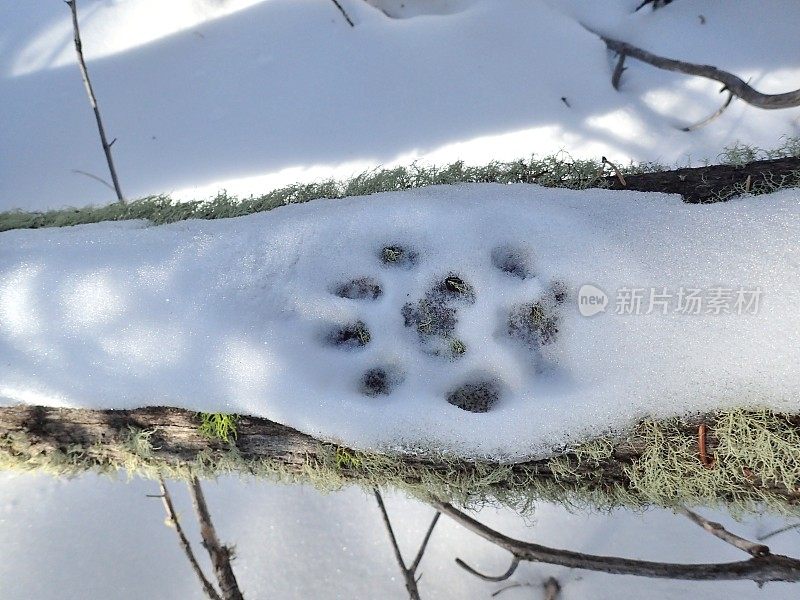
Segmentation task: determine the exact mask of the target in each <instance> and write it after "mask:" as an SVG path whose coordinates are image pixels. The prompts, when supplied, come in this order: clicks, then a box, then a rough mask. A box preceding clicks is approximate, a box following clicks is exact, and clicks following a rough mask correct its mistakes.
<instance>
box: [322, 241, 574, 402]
mask: <svg viewBox="0 0 800 600" xmlns="http://www.w3.org/2000/svg"><path fill="white" fill-rule="evenodd" d="M489 258H490V262H491V265H492V267H493V268H495V269H497V270H499V271H501V272H503V273H504V274H505V275H507V276H509V277H512V278H514V279H518V280H520V281H521V280H526V279H530V278H537V277H539V275H538V274H537V273H536V271H535V270H534V268H533V264H532V260H531V257H530V256H529V254H528V253H527V252H526V251H525V250H524V249H522V248H518V247H515V246H513V245H503V246H498V247H496V248H494V249H492V251H491V253H490V257H489ZM378 260H379V262H380V263H382V264H383V266H384V267H385V268H386V269H403V270H412V269H414V268H416V267H418V266H419V264H420V254H419V253H418V252H417V251H416V250H415V249H413V248H409V247H406V246H403V245H400V244H392V245H387V246H384V247H383V248H381V249H380V251H379V252H378ZM330 289H331V292H332V293H333V294H334V295H336V296H339V297H340V298H347V299H350V300H355V301H367V302H372V301H378V300H379V299H380V298H381V297H382V296H383V291H384V290H383V288H382V285H381V282H380V281H379V279H378V278H376V277H372V276H363V277H358V278H354V279H351V280H349V281H344V282H339V283H337V284H335V285H333V286H332V287H331V288H330ZM568 296H569V289H568V286H567V285H566V284H565V283H564V282H562V281H558V280H555V281H552V282H551V283H549V284H548V285H546V286H545V288H544V292H543V293H540V294H538V295H537V297H534V298H531V299H530V301H529V302H523V303H520V304H517V305H515V306H513V307H512V308H511V309H510V310H509V311H508V313H507V315H506V323H505V330H504V331H505V337H506V340H507V341H513V342H514V343H518V344H522V345H523V346H524V347H526V348H527V349H528V350H530V351H531V352H533V353H538V352H539V351H540V350H541V348H542V347H543V346H545V345H548V344H552V343H555V342H556V341H557V338H558V332H559V327H560V322H561V306H562V305H563V304H564V303H565V302H566V300H567V298H568ZM475 301H476V291H475V289H474V288H473V286H472V285H471V284H470V283H469V281H468V279H467V277H466V275H465V274H463V273H460V272H459V271H457V270H455V269H454V270H452V271H449V272H447V273H446V274H444V275H442V276H440V277H439V278H438V279H436V280H435V281H434V283H433V284H431V285H430V286H429V287H428V289H427V290H426V291H425V292H424V293H423V294H422V295H421V297H420V298H419V299H417V300H415V301H412V302H407V303H405V304H404V305H403V306H402V307H401V308H400V314H401V316H402V318H403V324H404V325H405V327H407V328H409V329H411V330H413V331H414V338H415V339H416V344H415V345H416V346H417V349H418V350H419V351H422V352H424V353H425V354H427V355H429V356H430V357H431V359H432V360H440V361H442V360H443V362H442V363H441V368H442V369H447V368H448V365H450V364H453V365H454V366H457V363H458V361H459V360H460V359H462V358H463V357H464V356H466V355H467V354H468V353H469V351H470V349H469V347H468V346H467V344H466V343H465V342H464V341H463V340H462V339H460V338H459V337H458V336H457V335H456V330H457V325H458V320H459V314H460V311H462V310H463V309H465V308H467V307H469V306H471V305H473V304H474V303H475ZM326 340H327V342H328V343H329V344H330V345H332V346H335V347H337V348H340V349H342V350H358V349H360V348H363V347H365V346H367V345H368V344H369V343H370V340H371V334H370V331H369V329H368V327H367V325H366V324H365V323H364V322H363V321H361V320H358V321H355V322H353V323H349V324H346V325H343V326H339V327H336V328H333V329H332V330H330V331H329V333H328V335H327V338H326ZM404 379H405V373H404V372H403V370H402V368H400V367H398V366H397V365H391V364H377V365H375V366H373V367H370V368H369V369H367V370H366V371H365V372H364V373H363V375H362V376H361V378H360V381H358V389H359V391H360V392H361V393H362V394H363V395H365V396H368V397H379V396H391V394H392V393H393V392H394V391H395V390H396V389H397V388H398V387H399V386H401V385H402V384H403V381H404ZM503 391H504V386H503V383H502V382H501V381H498V380H497V379H496V378H494V377H492V376H488V375H486V376H475V375H473V376H471V377H467V378H465V379H464V381H463V382H462V383H461V384H459V385H457V386H456V387H454V388H452V389H450V390H449V391H448V392H447V394H446V395H445V398H444V399H443V400H444V401H446V402H448V403H449V404H451V405H453V406H456V407H458V408H460V409H462V410H464V411H468V412H472V413H485V412H488V411H490V410H491V409H492V408H493V407H494V406H495V405H496V404H497V402H498V401H500V400H501V398H502V395H503Z"/></svg>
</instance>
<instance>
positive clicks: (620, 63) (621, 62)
mask: <svg viewBox="0 0 800 600" xmlns="http://www.w3.org/2000/svg"><path fill="white" fill-rule="evenodd" d="M625 56H626V55H625V53H624V52H620V53H619V58H617V66H615V67H614V73H613V75H611V85H612V86H613V87H614V89H615V90H617V91H619V80H620V78H621V77H622V73H623V71H625Z"/></svg>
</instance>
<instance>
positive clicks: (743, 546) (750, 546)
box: [675, 507, 770, 558]
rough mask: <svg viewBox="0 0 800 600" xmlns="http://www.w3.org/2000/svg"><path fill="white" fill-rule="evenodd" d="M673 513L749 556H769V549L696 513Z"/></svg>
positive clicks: (683, 510)
mask: <svg viewBox="0 0 800 600" xmlns="http://www.w3.org/2000/svg"><path fill="white" fill-rule="evenodd" d="M675 512H677V513H680V514H682V515H683V516H684V517H686V518H687V519H690V520H691V521H692V522H693V523H695V524H696V525H698V526H700V527H702V528H703V529H705V530H706V531H707V532H709V533H710V534H711V535H713V536H715V537H718V538H719V539H721V540H722V541H723V542H727V543H728V544H730V545H731V546H734V547H736V548H738V549H739V550H743V551H744V552H747V553H748V554H749V555H750V556H755V557H757V558H760V557H764V556H770V551H769V548H768V547H767V546H765V545H764V544H755V543H753V542H751V541H750V540H746V539H744V538H741V537H739V536H738V535H735V534H733V533H731V532H730V531H728V530H727V529H725V528H724V527H723V526H722V525H720V524H719V523H716V522H715V521H709V520H708V519H706V518H705V517H701V516H700V515H698V514H697V513H696V512H694V511H691V510H689V509H688V508H685V507H683V508H678V509H676V510H675Z"/></svg>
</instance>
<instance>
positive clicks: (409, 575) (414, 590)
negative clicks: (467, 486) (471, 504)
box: [373, 489, 441, 600]
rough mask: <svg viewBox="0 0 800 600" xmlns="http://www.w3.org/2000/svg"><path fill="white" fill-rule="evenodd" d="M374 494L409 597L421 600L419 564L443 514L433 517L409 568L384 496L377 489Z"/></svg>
mask: <svg viewBox="0 0 800 600" xmlns="http://www.w3.org/2000/svg"><path fill="white" fill-rule="evenodd" d="M373 493H374V494H375V500H376V501H377V502H378V508H379V509H380V511H381V516H382V517H383V524H384V525H385V526H386V531H387V532H388V534H389V541H391V543H392V550H393V551H394V557H395V559H396V560H397V564H398V565H399V566H400V571H401V572H402V573H403V579H404V580H405V584H406V591H407V592H408V597H409V598H411V600H420V595H419V587H418V586H417V584H418V583H419V579H420V578H419V577H417V576H416V575H417V568H418V567H419V563H420V561H421V560H422V556H423V554H425V548H426V547H427V546H428V541H429V540H430V539H431V534H432V533H433V529H434V527H436V523H437V522H438V521H439V517H440V516H441V513H439V511H436V514H435V515H433V519H432V520H431V524H430V525H429V526H428V531H427V532H426V533H425V537H424V538H423V540H422V544H420V547H419V551H418V552H417V556H416V557H415V558H414V562H413V563H411V566H410V567H407V566H406V563H405V561H404V560H403V554H402V553H401V552H400V546H399V545H398V543H397V538H396V537H395V535H394V529H392V522H391V521H390V520H389V513H388V512H386V505H385V504H384V503H383V496H381V493H380V492H379V491H378V490H377V489H374V490H373Z"/></svg>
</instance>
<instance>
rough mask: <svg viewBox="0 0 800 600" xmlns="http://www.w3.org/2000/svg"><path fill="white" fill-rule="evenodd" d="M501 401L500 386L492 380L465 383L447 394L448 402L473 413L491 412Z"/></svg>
mask: <svg viewBox="0 0 800 600" xmlns="http://www.w3.org/2000/svg"><path fill="white" fill-rule="evenodd" d="M499 399H500V386H499V385H498V384H497V382H495V381H492V380H485V381H471V382H468V383H464V384H462V385H460V386H458V387H457V388H455V389H454V390H452V391H451V392H450V393H449V394H447V402H449V403H450V404H452V405H453V406H457V407H458V408H460V409H461V410H466V411H469V412H473V413H485V412H489V409H490V408H492V406H494V404H495V403H496V402H497V401H498V400H499Z"/></svg>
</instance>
